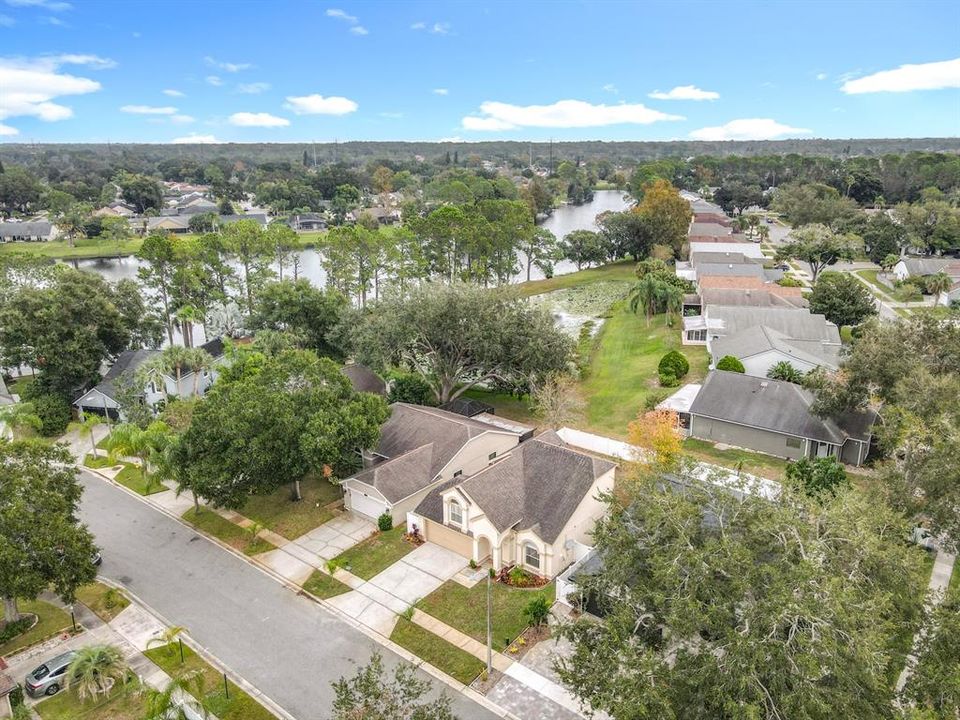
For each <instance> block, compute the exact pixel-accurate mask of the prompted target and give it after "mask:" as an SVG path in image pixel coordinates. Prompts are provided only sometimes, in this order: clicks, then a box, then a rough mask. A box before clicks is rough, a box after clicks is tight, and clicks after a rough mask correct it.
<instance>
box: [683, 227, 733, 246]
mask: <svg viewBox="0 0 960 720" xmlns="http://www.w3.org/2000/svg"><path fill="white" fill-rule="evenodd" d="M732 233H733V230H732V229H731V228H729V227H728V226H726V225H721V224H719V223H712V222H706V223H701V222H691V223H690V228H689V229H688V230H687V238H688V240H689V241H690V242H696V241H698V240H700V239H701V238H706V239H708V241H709V238H729V236H730V235H731V234H732Z"/></svg>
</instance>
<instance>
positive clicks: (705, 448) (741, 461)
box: [683, 438, 787, 480]
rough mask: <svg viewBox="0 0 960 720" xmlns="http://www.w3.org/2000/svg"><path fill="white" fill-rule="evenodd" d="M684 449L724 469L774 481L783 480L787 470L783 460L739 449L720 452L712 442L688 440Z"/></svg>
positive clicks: (684, 442)
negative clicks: (737, 470)
mask: <svg viewBox="0 0 960 720" xmlns="http://www.w3.org/2000/svg"><path fill="white" fill-rule="evenodd" d="M683 449H684V451H686V452H687V454H689V455H693V456H694V457H696V458H697V459H699V460H703V461H704V462H708V463H712V464H714V465H723V466H724V467H728V468H733V469H735V470H736V469H740V470H743V471H744V472H745V473H750V474H751V475H759V476H761V477H765V478H770V479H772V480H780V479H782V478H783V474H784V471H785V470H786V468H787V461H786V460H784V459H783V458H778V457H773V456H772V455H764V454H763V453H756V452H751V451H750V450H741V449H739V448H727V449H726V450H718V449H717V448H716V447H715V446H714V444H713V443H712V442H709V441H707V440H698V439H696V438H687V439H686V440H684V441H683Z"/></svg>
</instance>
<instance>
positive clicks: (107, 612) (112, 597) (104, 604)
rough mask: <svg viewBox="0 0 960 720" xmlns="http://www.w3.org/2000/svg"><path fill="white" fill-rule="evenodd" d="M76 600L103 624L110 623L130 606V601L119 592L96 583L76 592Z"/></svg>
mask: <svg viewBox="0 0 960 720" xmlns="http://www.w3.org/2000/svg"><path fill="white" fill-rule="evenodd" d="M77 600H79V601H80V602H82V603H83V604H84V605H86V606H87V607H88V608H90V609H91V610H92V611H93V612H94V613H96V615H97V617H99V618H100V619H101V620H103V621H104V622H110V621H111V620H113V619H114V618H115V617H116V616H117V615H119V614H120V613H121V612H123V610H124V609H125V608H126V607H127V606H128V605H130V600H128V599H127V596H126V595H124V594H123V593H122V592H121V591H120V590H117V589H116V588H112V587H110V586H108V585H104V584H103V583H98V582H95V583H90V584H89V585H84V586H83V587H82V588H80V589H79V590H77Z"/></svg>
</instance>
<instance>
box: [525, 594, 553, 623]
mask: <svg viewBox="0 0 960 720" xmlns="http://www.w3.org/2000/svg"><path fill="white" fill-rule="evenodd" d="M549 615H550V602H549V601H548V600H547V596H546V595H544V594H543V593H537V595H536V597H534V598H533V599H532V600H531V601H530V602H528V603H527V606H526V607H525V608H524V609H523V617H524V618H525V619H526V620H527V622H529V623H530V624H531V625H534V626H537V627H539V626H540V625H543V624H545V623H546V622H547V616H549Z"/></svg>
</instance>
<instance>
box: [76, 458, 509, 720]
mask: <svg viewBox="0 0 960 720" xmlns="http://www.w3.org/2000/svg"><path fill="white" fill-rule="evenodd" d="M81 480H82V482H83V485H84V487H85V488H86V491H85V493H84V496H83V504H82V508H81V517H82V519H83V521H84V522H86V523H87V524H88V525H89V526H90V529H91V530H92V531H93V533H94V534H95V535H96V538H97V543H98V544H99V545H100V547H101V548H102V549H103V555H104V561H103V566H102V568H101V573H102V574H103V575H105V576H106V577H108V578H110V579H112V580H114V581H116V582H119V583H121V584H123V585H124V586H125V587H128V588H130V590H131V592H133V593H134V594H135V595H137V596H138V597H139V598H141V599H142V600H143V601H144V602H145V603H146V604H147V605H149V606H150V607H152V608H153V609H154V610H155V611H157V612H158V613H160V614H161V615H162V616H163V617H164V619H166V620H167V621H169V622H171V623H174V624H180V625H184V626H186V627H187V628H188V629H189V631H190V635H191V636H192V637H193V638H194V639H195V640H196V641H197V642H198V643H199V644H201V645H202V646H204V647H206V648H207V649H208V650H209V651H210V652H212V653H213V654H214V655H215V656H216V657H218V658H219V659H220V660H222V661H223V662H224V663H225V664H226V665H227V666H229V667H230V668H231V669H232V670H234V671H235V672H237V673H238V674H239V675H241V676H242V677H243V678H245V679H246V680H247V681H249V682H250V683H252V684H253V685H255V686H256V687H257V688H258V689H259V690H260V691H262V692H263V693H264V694H265V695H267V696H268V697H270V698H271V699H272V700H273V701H275V702H276V703H278V704H279V705H280V706H281V707H283V708H284V709H285V710H286V711H287V712H289V713H290V714H291V715H293V716H294V717H296V718H297V720H321V719H322V718H326V717H329V709H330V704H331V701H332V698H333V692H332V689H331V686H330V684H331V683H332V682H333V681H335V680H337V679H339V678H340V677H341V676H343V675H352V674H353V672H354V670H355V668H356V667H357V666H358V665H362V664H364V663H366V661H367V660H368V659H369V657H370V654H371V653H372V651H373V650H374V649H375V648H376V647H377V645H376V643H374V642H373V641H372V640H371V639H370V638H368V637H367V636H366V635H364V634H363V633H361V632H359V631H358V630H356V629H354V628H353V627H351V626H349V625H347V624H346V623H344V622H343V621H342V620H340V619H338V618H337V617H335V616H333V615H331V614H330V613H328V612H327V611H326V610H324V609H323V608H321V607H319V606H317V605H316V604H315V603H313V602H311V601H309V600H307V599H306V598H303V597H299V596H297V595H295V594H294V593H293V592H291V591H290V590H288V589H286V588H285V587H283V586H281V585H280V584H279V583H277V582H276V581H275V580H273V579H272V578H270V577H269V576H267V575H265V574H264V573H262V572H261V571H259V570H257V569H256V568H254V567H251V566H250V565H248V564H247V563H245V562H244V561H243V560H241V559H239V558H237V557H235V556H234V555H232V554H230V553H228V552H227V551H225V550H223V549H222V548H220V547H218V546H217V545H215V544H213V543H211V542H209V541H207V540H206V539H204V538H202V537H201V536H199V535H198V534H197V533H195V532H193V531H191V530H190V529H188V528H186V527H185V526H183V525H181V524H180V523H178V522H176V521H174V520H173V519H171V518H169V517H167V516H166V515H164V514H162V513H160V512H158V511H157V510H154V509H153V508H151V507H149V506H148V505H146V504H144V503H142V502H140V501H139V500H137V499H136V498H132V497H130V496H129V495H128V494H127V493H125V492H124V491H122V490H119V489H117V488H116V487H113V486H111V485H110V484H108V483H107V482H105V481H103V480H101V479H99V478H97V477H95V476H93V475H91V474H89V473H87V472H82V473H81ZM381 652H382V654H383V656H384V659H385V660H386V661H387V663H388V665H389V666H391V667H392V665H393V664H394V663H396V662H400V661H401V660H400V659H399V658H398V657H397V656H396V655H394V654H392V653H390V652H388V651H385V650H384V649H383V648H381ZM423 677H427V676H426V675H425V674H424V675H423ZM434 685H435V687H436V688H438V691H439V689H440V688H443V686H442V685H440V684H439V683H436V682H434ZM443 689H445V690H446V692H447V693H448V694H450V695H451V696H452V697H453V701H454V710H455V712H456V713H457V714H458V715H459V716H460V717H462V718H465V719H466V718H469V719H470V720H473V718H478V719H480V720H485V719H487V718H489V719H491V720H492V718H495V717H496V716H495V715H494V714H493V713H491V712H489V711H488V710H486V709H485V708H483V707H481V706H479V705H477V704H475V703H473V702H471V701H469V700H468V699H467V698H465V697H463V696H461V695H459V694H456V693H454V692H453V691H452V690H450V689H449V688H443Z"/></svg>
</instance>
